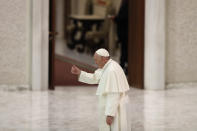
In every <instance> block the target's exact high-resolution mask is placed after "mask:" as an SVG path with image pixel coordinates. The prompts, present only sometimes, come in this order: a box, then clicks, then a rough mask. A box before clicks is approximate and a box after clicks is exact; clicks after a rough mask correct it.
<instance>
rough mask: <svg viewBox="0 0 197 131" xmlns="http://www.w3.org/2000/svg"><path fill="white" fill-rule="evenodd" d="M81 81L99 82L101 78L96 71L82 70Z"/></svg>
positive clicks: (88, 82)
mask: <svg viewBox="0 0 197 131" xmlns="http://www.w3.org/2000/svg"><path fill="white" fill-rule="evenodd" d="M78 80H79V81H80V82H83V83H87V84H98V83H99V80H100V78H99V77H98V75H97V74H96V73H87V72H85V71H81V74H80V75H79V79H78Z"/></svg>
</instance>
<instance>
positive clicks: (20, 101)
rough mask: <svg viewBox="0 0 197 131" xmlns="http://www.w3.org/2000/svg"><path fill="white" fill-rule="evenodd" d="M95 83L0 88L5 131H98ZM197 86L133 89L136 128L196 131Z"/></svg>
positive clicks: (133, 124) (138, 130)
mask: <svg viewBox="0 0 197 131" xmlns="http://www.w3.org/2000/svg"><path fill="white" fill-rule="evenodd" d="M95 91H96V88H95V87H57V88H56V90H55V91H43V92H39V91H34V92H31V91H0V106H1V107H0V129H1V130H3V131H18V130H20V131H58V130H66V131H97V129H98V125H97V102H96V101H97V98H96V96H95ZM196 94H197V88H196V87H184V88H174V89H168V90H165V91H146V90H138V89H133V88H132V89H131V91H130V93H129V95H130V115H131V127H132V129H131V130H132V131H185V130H188V131H194V130H195V129H197V124H196V121H197V113H196V110H197V105H196V103H197V95H196Z"/></svg>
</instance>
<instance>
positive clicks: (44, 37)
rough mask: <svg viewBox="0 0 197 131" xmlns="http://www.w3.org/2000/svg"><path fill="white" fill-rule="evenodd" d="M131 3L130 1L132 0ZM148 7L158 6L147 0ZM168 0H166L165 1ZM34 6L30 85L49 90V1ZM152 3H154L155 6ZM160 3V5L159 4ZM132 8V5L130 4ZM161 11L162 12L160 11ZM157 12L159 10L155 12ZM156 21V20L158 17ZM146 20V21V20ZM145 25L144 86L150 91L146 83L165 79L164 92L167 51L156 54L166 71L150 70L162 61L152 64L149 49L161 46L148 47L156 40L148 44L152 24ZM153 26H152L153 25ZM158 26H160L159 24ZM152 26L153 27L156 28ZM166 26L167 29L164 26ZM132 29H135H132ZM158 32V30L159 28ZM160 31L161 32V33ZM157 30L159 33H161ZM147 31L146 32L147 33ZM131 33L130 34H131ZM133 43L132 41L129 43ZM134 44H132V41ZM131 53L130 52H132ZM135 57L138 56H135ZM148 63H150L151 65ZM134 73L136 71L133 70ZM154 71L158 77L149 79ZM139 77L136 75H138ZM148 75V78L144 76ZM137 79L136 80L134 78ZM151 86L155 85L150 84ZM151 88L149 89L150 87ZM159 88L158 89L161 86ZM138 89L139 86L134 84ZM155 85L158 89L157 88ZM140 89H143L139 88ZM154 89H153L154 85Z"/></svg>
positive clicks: (34, 0) (142, 76) (35, 2)
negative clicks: (149, 29)
mask: <svg viewBox="0 0 197 131" xmlns="http://www.w3.org/2000/svg"><path fill="white" fill-rule="evenodd" d="M129 1H130V0H129ZM144 1H145V2H144V4H145V12H146V11H147V10H148V8H147V5H148V4H149V6H150V4H152V3H154V2H153V1H151V0H144ZM162 1H165V0H162ZM31 2H32V7H31V12H32V26H31V28H32V37H31V38H32V40H31V41H32V43H31V44H32V63H31V65H32V68H31V69H32V71H31V72H32V75H31V82H30V84H31V85H32V87H31V89H32V90H48V86H49V85H48V76H49V73H48V68H49V67H48V66H49V60H48V58H49V46H48V44H49V43H48V42H49V38H48V33H49V0H43V1H41V0H32V1H31ZM151 2H152V3H151ZM155 3H156V2H155ZM129 5H130V4H129ZM160 7H162V10H165V2H163V3H161V5H160ZM158 10H159V9H158ZM154 12H155V11H154ZM154 12H148V13H154ZM148 13H145V18H146V20H147V19H150V18H152V17H153V16H152V17H150V16H151V15H150V14H148ZM163 13H164V16H163V17H164V18H163V19H162V20H161V22H163V23H165V21H166V19H165V11H164V12H163ZM157 17H158V18H160V17H161V15H158V16H157ZM154 18H155V17H154ZM144 20H145V19H144ZM144 23H145V24H144V25H145V31H144V34H145V36H144V37H145V40H144V45H143V46H144V52H143V54H145V55H144V56H141V57H142V58H143V61H142V60H141V62H142V63H144V67H141V69H143V74H141V78H142V79H143V80H142V81H141V83H143V84H141V85H143V86H141V87H144V85H145V88H146V89H148V87H146V83H150V82H153V81H154V82H157V80H158V77H159V78H160V79H161V80H162V82H160V84H157V85H160V86H161V87H162V89H164V88H165V69H164V67H165V57H164V56H165V54H164V52H165V48H159V49H157V52H155V54H154V55H159V56H161V57H162V59H161V60H160V61H159V64H160V67H161V68H159V69H161V70H162V72H159V69H156V68H151V70H149V66H150V65H152V64H154V65H158V62H154V61H150V59H154V58H152V55H150V54H151V53H150V52H148V49H152V48H155V47H156V46H157V45H155V44H150V45H147V44H149V43H155V39H156V38H155V39H151V38H153V37H151V38H149V40H148V42H147V39H148V38H147V37H149V36H148V33H149V32H148V33H147V31H148V30H147V28H148V27H149V24H148V22H147V21H145V22H144ZM151 25H152V24H151ZM155 25H158V24H155ZM155 25H152V26H155ZM158 26H162V29H163V26H164V25H163V24H162V25H158ZM164 27H165V26H164ZM130 28H131V27H130ZM156 29H157V28H156ZM159 31H160V30H159ZM159 31H157V32H159ZM145 32H146V33H145ZM163 32H164V34H163V35H161V37H162V38H165V29H164V30H163ZM129 34H130V33H129ZM134 38H135V39H137V37H134ZM129 41H131V40H129ZM162 42H163V43H162V44H163V45H162V46H163V47H164V45H165V40H164V39H162ZM129 44H130V42H129ZM129 49H131V46H130V47H129ZM129 52H130V51H129ZM133 57H134V56H133ZM128 60H129V64H132V59H131V58H130V55H129V57H128ZM147 63H148V64H147ZM133 71H134V70H133ZM133 71H132V70H131V69H130V68H129V83H130V84H131V85H132V77H131V76H132V75H133V74H132V72H133ZM151 72H158V73H157V77H153V78H151V81H149V80H150V78H148V77H147V76H148V75H149V74H151ZM135 74H136V73H135ZM144 74H145V77H144ZM133 78H134V77H133ZM149 85H151V84H149ZM149 85H147V86H149ZM157 85H156V86H157ZM134 86H135V85H134ZM156 86H155V87H156ZM139 87H140V86H139ZM150 87H151V86H150Z"/></svg>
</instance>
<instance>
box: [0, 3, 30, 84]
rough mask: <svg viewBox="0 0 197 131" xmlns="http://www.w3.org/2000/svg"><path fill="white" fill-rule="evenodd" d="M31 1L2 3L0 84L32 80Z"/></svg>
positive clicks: (0, 8)
mask: <svg viewBox="0 0 197 131" xmlns="http://www.w3.org/2000/svg"><path fill="white" fill-rule="evenodd" d="M29 8H30V0H25V1H24V0H1V2H0V18H1V20H0V61H1V62H0V86H2V85H5V86H9V85H10V86H13V85H19V86H21V85H26V86H28V85H29V83H30V61H31V60H30V52H31V51H30V49H31V47H30V39H29V38H30V37H29V33H30V30H29V29H30V28H29V27H30V25H29V22H30V21H29V20H30V19H29V18H30V10H29Z"/></svg>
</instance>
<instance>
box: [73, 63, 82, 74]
mask: <svg viewBox="0 0 197 131" xmlns="http://www.w3.org/2000/svg"><path fill="white" fill-rule="evenodd" d="M71 73H72V74H75V75H80V73H81V70H80V69H79V68H78V67H77V66H75V65H73V66H72V68H71Z"/></svg>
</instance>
